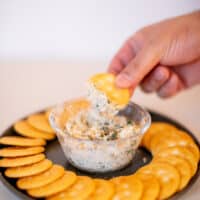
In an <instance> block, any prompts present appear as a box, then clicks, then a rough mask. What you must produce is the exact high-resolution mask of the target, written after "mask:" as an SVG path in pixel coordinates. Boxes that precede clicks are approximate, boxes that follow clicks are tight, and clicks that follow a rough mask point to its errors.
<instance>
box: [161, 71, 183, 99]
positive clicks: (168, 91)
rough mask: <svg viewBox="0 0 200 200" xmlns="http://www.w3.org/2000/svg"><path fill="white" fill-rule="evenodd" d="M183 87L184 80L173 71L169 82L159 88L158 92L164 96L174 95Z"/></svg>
mask: <svg viewBox="0 0 200 200" xmlns="http://www.w3.org/2000/svg"><path fill="white" fill-rule="evenodd" d="M183 89H184V84H183V82H182V81H181V79H180V78H179V77H178V76H177V74H175V73H174V72H172V73H171V76H170V78H169V79H168V80H167V82H166V83H165V84H164V85H162V86H161V87H160V88H159V89H158V91H157V94H158V95H159V96H160V97H162V98H166V97H171V96H174V95H175V94H176V93H178V92H180V91H181V90H183Z"/></svg>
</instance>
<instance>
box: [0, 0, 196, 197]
mask: <svg viewBox="0 0 200 200" xmlns="http://www.w3.org/2000/svg"><path fill="white" fill-rule="evenodd" d="M195 9H200V0H146V1H145V0H137V1H136V0H135V1H134V0H121V1H119V0H97V1H94V0H84V1H81V0H79V1H77V0H71V1H68V0H65V1H64V0H63V1H61V0H54V1H53V0H32V1H31V0H24V1H23V0H0V132H2V131H3V130H4V129H5V128H6V127H7V126H8V125H10V124H11V123H13V122H14V121H15V120H17V119H19V118H20V117H23V116H24V115H27V114H28V113H30V112H34V111H36V110H39V109H43V108H45V107H47V106H50V105H53V104H56V103H58V102H62V101H64V100H66V99H68V98H71V97H75V96H80V95H81V94H84V81H85V80H87V78H88V77H89V76H90V75H91V74H93V73H95V72H101V71H105V70H106V67H107V65H108V63H109V60H110V59H111V57H112V56H113V54H114V53H115V51H116V50H117V49H118V47H119V46H120V45H121V44H122V43H123V41H124V40H125V39H126V38H127V37H128V36H129V35H130V34H132V33H134V32H135V31H136V30H137V29H138V28H140V27H142V26H144V25H147V24H148V23H152V22H156V21H158V20H161V19H164V18H166V17H170V16H175V15H180V14H183V13H187V12H190V11H192V10H195ZM169 28H170V27H169ZM133 100H134V101H135V102H137V103H139V104H141V105H144V106H147V107H149V108H151V109H154V110H157V111H159V112H161V113H165V114H167V115H169V116H171V117H173V118H175V119H176V120H178V121H180V122H182V123H183V124H184V125H185V126H187V127H189V128H190V129H191V130H192V131H194V132H195V133H196V134H197V135H198V136H200V132H199V131H200V124H199V116H200V107H199V102H200V87H196V88H193V89H192V90H190V91H187V92H184V93H182V94H180V95H178V96H176V97H174V98H172V99H169V100H165V101H162V100H160V99H159V98H157V97H156V96H155V95H144V94H143V93H141V92H140V91H137V92H136V93H135V95H134V96H133ZM198 188H200V181H199V185H197V186H196V187H194V189H193V190H191V191H190V192H189V195H191V196H193V198H191V196H190V197H189V196H186V197H185V199H188V198H189V199H191V200H196V199H198V198H197V196H198V195H197V196H196V194H197V192H195V191H196V190H198ZM0 194H1V197H0V199H3V200H4V199H5V200H8V199H18V198H17V197H15V196H13V195H12V194H11V193H10V192H9V191H8V190H7V189H5V187H4V186H3V185H1V184H0ZM182 199H183V198H182Z"/></svg>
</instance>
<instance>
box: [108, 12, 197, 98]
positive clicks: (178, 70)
mask: <svg viewBox="0 0 200 200" xmlns="http://www.w3.org/2000/svg"><path fill="white" fill-rule="evenodd" d="M108 71H109V72H111V73H114V74H115V75H117V78H116V85H117V86H118V87H120V88H130V90H131V91H132V92H133V91H134V89H135V88H136V86H137V85H140V86H141V88H142V89H143V90H144V91H145V92H148V93H150V92H156V93H157V94H158V95H159V96H160V97H163V98H164V97H171V96H173V95H175V94H177V93H178V92H180V91H181V90H183V89H186V88H189V87H192V86H194V85H196V84H199V83H200V11H197V12H193V13H191V14H187V15H183V16H179V17H175V18H171V19H168V20H165V21H161V22H159V23H156V24H153V25H150V26H147V27H144V28H142V29H141V30H139V31H138V32H136V33H135V34H134V35H132V36H131V37H130V38H129V39H128V40H127V41H126V42H125V43H124V45H123V46H122V47H121V48H120V50H119V51H118V52H117V54H116V55H115V56H114V58H113V59H112V61H111V63H110V65H109V68H108Z"/></svg>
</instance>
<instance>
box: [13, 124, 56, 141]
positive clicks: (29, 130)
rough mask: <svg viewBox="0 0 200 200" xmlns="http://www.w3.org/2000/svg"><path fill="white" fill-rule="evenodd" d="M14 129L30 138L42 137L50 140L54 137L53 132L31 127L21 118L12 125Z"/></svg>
mask: <svg viewBox="0 0 200 200" xmlns="http://www.w3.org/2000/svg"><path fill="white" fill-rule="evenodd" d="M14 129H15V131H16V132H17V133H18V134H19V135H22V136H25V137H30V138H42V139H45V140H52V139H54V138H55V134H54V133H48V132H44V131H40V130H37V129H35V128H34V127H32V126H31V125H30V124H29V123H28V122H27V121H25V120H22V121H19V122H17V123H15V125H14Z"/></svg>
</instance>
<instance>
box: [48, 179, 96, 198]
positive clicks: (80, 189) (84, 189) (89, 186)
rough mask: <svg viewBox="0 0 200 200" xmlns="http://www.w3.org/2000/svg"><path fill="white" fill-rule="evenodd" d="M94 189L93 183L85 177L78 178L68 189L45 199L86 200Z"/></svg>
mask: <svg viewBox="0 0 200 200" xmlns="http://www.w3.org/2000/svg"><path fill="white" fill-rule="evenodd" d="M94 189H95V182H94V181H93V179H91V178H90V177H87V176H79V177H78V179H77V181H76V182H75V183H74V184H73V185H72V186H71V187H70V188H68V189H66V190H64V191H62V192H60V193H57V194H55V195H53V196H50V197H49V198H47V199H48V200H65V199H70V200H77V199H78V200H86V199H87V198H88V197H89V196H90V194H92V192H93V191H94Z"/></svg>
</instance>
